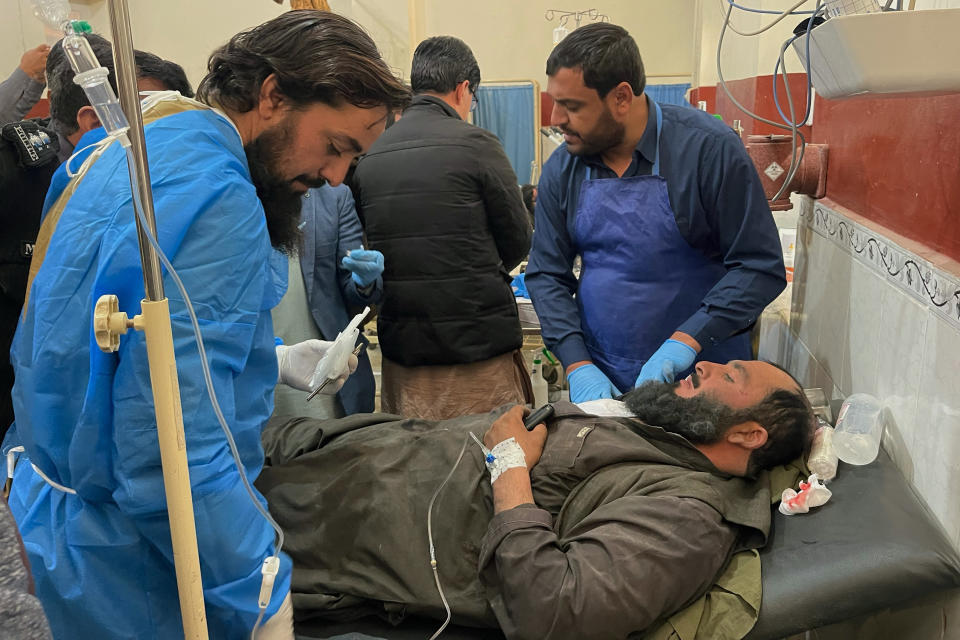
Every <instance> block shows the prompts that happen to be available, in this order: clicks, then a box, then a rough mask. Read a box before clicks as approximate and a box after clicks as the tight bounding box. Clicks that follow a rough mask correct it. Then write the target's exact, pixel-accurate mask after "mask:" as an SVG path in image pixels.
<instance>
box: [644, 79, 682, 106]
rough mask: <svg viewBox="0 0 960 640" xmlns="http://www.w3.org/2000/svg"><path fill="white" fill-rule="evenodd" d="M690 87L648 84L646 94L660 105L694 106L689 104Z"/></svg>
mask: <svg viewBox="0 0 960 640" xmlns="http://www.w3.org/2000/svg"><path fill="white" fill-rule="evenodd" d="M689 88H690V85H689V84H687V83H685V82H684V83H682V84H648V85H647V88H646V90H645V93H646V94H647V95H648V96H650V98H651V99H653V100H654V101H655V102H659V103H660V104H676V105H685V106H688V107H689V106H692V105H691V104H690V103H689V102H687V98H686V95H687V90H688V89H689Z"/></svg>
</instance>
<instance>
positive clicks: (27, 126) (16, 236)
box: [0, 120, 60, 439]
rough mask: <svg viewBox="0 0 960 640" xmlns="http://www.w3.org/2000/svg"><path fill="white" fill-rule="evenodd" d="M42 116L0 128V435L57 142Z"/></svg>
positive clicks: (8, 413)
mask: <svg viewBox="0 0 960 640" xmlns="http://www.w3.org/2000/svg"><path fill="white" fill-rule="evenodd" d="M45 124H46V123H45V122H43V121H35V120H26V121H23V122H12V123H10V124H6V125H3V127H2V128H0V229H2V232H0V350H2V351H3V353H2V355H0V439H2V438H3V436H4V434H5V433H6V431H7V429H8V428H9V426H10V423H11V422H12V421H13V407H12V405H11V400H10V390H11V389H12V388H13V368H12V367H11V366H10V344H11V342H12V341H13V334H14V332H15V331H16V329H17V320H18V319H19V317H20V311H21V309H22V308H23V298H24V295H26V292H27V274H28V273H29V271H30V258H31V256H32V255H33V245H34V243H35V242H36V241H37V233H38V232H39V230H40V214H41V212H42V211H43V201H44V199H45V198H46V196H47V188H48V187H49V186H50V180H51V178H53V173H54V171H56V170H57V167H58V166H59V164H60V163H59V162H58V161H57V151H59V149H60V145H59V143H58V141H57V136H56V134H55V133H54V132H52V131H51V130H49V129H47V128H46V127H45V126H44V125H45Z"/></svg>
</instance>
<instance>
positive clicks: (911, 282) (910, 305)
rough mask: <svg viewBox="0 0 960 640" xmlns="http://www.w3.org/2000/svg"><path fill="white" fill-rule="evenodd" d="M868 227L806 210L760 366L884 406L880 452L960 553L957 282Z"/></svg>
mask: <svg viewBox="0 0 960 640" xmlns="http://www.w3.org/2000/svg"><path fill="white" fill-rule="evenodd" d="M868 225H869V223H866V222H865V221H863V220H859V219H857V218H856V216H855V215H853V214H850V213H849V212H846V211H838V210H834V209H831V208H829V207H828V206H826V204H825V203H824V202H822V201H820V202H817V203H814V201H812V200H810V199H805V200H804V202H803V203H802V209H801V216H800V222H799V226H798V229H797V255H796V263H795V273H794V283H793V293H792V303H791V307H790V313H789V320H786V319H785V322H784V323H783V324H780V325H776V324H775V323H770V324H768V325H767V326H764V327H762V333H761V354H760V356H761V357H763V358H769V359H773V360H776V361H778V362H780V363H781V364H784V365H785V366H786V367H787V368H789V369H790V371H791V372H792V373H793V374H794V375H795V376H797V377H798V379H800V381H801V382H802V383H803V384H804V386H805V387H822V388H824V390H826V391H827V392H828V393H831V394H832V397H834V398H843V397H845V396H847V395H849V394H851V393H857V392H865V393H870V394H873V395H875V396H877V397H878V398H880V399H881V400H882V401H883V403H884V405H885V407H886V409H887V410H886V412H885V417H886V432H885V435H884V448H885V449H886V450H887V451H888V452H889V453H890V454H891V455H892V456H893V458H894V460H896V462H897V464H898V466H899V467H900V469H901V470H902V471H903V474H904V476H905V477H906V478H907V479H908V480H909V481H910V482H911V483H912V484H913V485H914V487H915V488H916V489H917V490H918V492H919V493H920V495H921V496H923V497H924V499H925V500H926V501H927V504H928V505H929V506H930V508H931V510H932V511H933V513H934V514H935V515H936V516H937V518H938V519H939V520H940V522H941V524H943V526H944V528H945V529H946V531H947V533H948V534H949V535H950V536H951V538H952V539H953V541H954V544H955V545H956V546H957V548H958V549H960V272H956V273H952V272H948V271H944V270H943V269H937V268H935V267H934V265H933V264H932V263H930V262H928V261H927V260H925V259H924V258H921V257H920V256H919V255H917V254H915V253H911V252H910V251H908V250H906V249H904V248H903V246H901V245H900V244H897V242H895V241H894V240H892V239H891V238H890V237H889V235H884V233H883V232H882V230H878V229H876V228H874V227H871V226H868ZM858 250H859V252H858ZM910 261H912V262H913V263H915V264H909V262H910ZM908 272H910V273H908ZM891 274H892V275H891ZM931 297H932V300H931ZM784 315H786V314H784ZM787 323H788V324H789V328H787V326H786V324H787Z"/></svg>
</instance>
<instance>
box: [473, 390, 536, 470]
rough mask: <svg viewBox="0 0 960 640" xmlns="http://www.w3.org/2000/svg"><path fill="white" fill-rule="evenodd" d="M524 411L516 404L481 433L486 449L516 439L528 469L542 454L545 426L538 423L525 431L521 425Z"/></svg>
mask: <svg viewBox="0 0 960 640" xmlns="http://www.w3.org/2000/svg"><path fill="white" fill-rule="evenodd" d="M525 413H526V411H525V410H524V408H523V407H522V406H520V405H517V406H515V407H513V408H512V409H510V410H509V411H507V412H506V413H505V414H503V415H502V416H500V417H499V418H498V419H497V421H496V422H494V423H493V425H492V426H491V427H490V429H489V430H488V431H487V432H486V433H485V434H484V435H483V444H484V445H485V446H486V447H487V448H488V449H493V447H494V446H496V445H497V444H499V443H501V442H503V441H504V440H508V439H510V438H514V439H516V441H517V444H519V445H520V448H521V449H523V457H524V460H525V461H526V463H527V469H530V468H532V467H533V465H535V464H537V462H538V461H539V460H540V456H541V455H542V454H543V445H544V444H545V443H546V441H547V428H546V427H545V426H544V425H542V424H540V425H537V426H536V428H534V430H533V431H527V429H526V427H524V426H523V417H524V415H525Z"/></svg>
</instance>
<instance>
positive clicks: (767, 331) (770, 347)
mask: <svg viewBox="0 0 960 640" xmlns="http://www.w3.org/2000/svg"><path fill="white" fill-rule="evenodd" d="M789 333H790V329H789V327H787V325H786V324H784V322H783V319H782V318H781V317H780V315H779V314H776V313H769V314H768V313H766V312H764V313H763V315H762V316H760V337H759V340H758V341H757V358H758V359H759V360H769V361H770V362H776V363H777V364H779V365H781V366H784V365H785V364H786V354H787V348H788V347H787V342H788V339H789V338H788V334H789Z"/></svg>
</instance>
